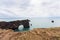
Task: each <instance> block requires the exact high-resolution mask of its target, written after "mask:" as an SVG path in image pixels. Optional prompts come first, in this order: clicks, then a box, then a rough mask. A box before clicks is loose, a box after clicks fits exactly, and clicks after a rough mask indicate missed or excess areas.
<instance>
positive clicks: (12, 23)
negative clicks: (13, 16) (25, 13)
mask: <svg viewBox="0 0 60 40" xmlns="http://www.w3.org/2000/svg"><path fill="white" fill-rule="evenodd" d="M29 21H30V20H28V19H27V20H17V21H10V22H5V21H2V22H0V28H1V29H12V30H15V29H18V27H19V26H20V25H23V26H24V28H29V27H30V26H29Z"/></svg>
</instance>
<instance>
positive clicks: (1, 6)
mask: <svg viewBox="0 0 60 40" xmlns="http://www.w3.org/2000/svg"><path fill="white" fill-rule="evenodd" d="M14 17H60V0H0V18H14Z"/></svg>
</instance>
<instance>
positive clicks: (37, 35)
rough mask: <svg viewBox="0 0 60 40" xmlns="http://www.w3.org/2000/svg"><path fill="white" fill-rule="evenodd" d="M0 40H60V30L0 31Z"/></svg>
mask: <svg viewBox="0 0 60 40" xmlns="http://www.w3.org/2000/svg"><path fill="white" fill-rule="evenodd" d="M0 40H60V28H37V29H33V30H31V31H25V32H14V31H13V30H11V29H9V30H3V29H0Z"/></svg>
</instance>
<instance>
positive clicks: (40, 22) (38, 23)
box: [2, 17, 60, 31]
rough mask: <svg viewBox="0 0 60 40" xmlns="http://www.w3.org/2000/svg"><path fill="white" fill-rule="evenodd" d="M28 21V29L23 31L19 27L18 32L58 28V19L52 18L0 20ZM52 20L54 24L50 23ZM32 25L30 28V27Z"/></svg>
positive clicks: (9, 19) (59, 20)
mask: <svg viewBox="0 0 60 40" xmlns="http://www.w3.org/2000/svg"><path fill="white" fill-rule="evenodd" d="M24 19H29V20H30V28H29V29H24V28H23V26H22V25H21V26H19V28H18V29H19V31H26V30H32V29H34V28H51V27H60V18H58V17H56V18H55V17H54V18H52V17H51V18H39V17H36V18H8V19H2V20H4V21H14V20H24ZM52 20H54V23H52V22H51V21H52ZM31 24H32V26H31Z"/></svg>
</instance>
